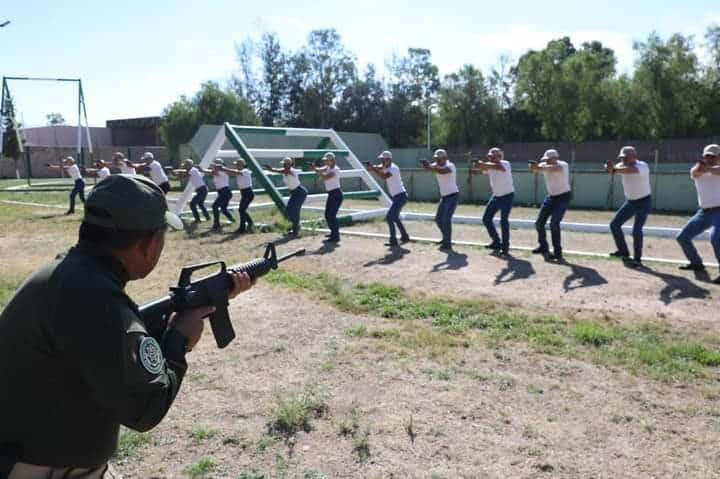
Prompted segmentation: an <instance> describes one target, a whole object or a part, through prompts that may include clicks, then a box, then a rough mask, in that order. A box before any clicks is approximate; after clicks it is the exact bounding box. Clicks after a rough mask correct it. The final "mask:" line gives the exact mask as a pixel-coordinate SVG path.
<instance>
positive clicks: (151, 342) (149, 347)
mask: <svg viewBox="0 0 720 479" xmlns="http://www.w3.org/2000/svg"><path fill="white" fill-rule="evenodd" d="M138 356H139V357H140V363H141V364H142V365H143V367H144V368H145V370H146V371H147V372H149V373H150V374H159V373H160V372H162V370H163V366H164V365H165V358H163V355H162V350H161V349H160V345H159V344H158V342H157V341H156V340H155V338H151V337H149V336H148V337H145V338H143V339H142V341H140V346H139V348H138Z"/></svg>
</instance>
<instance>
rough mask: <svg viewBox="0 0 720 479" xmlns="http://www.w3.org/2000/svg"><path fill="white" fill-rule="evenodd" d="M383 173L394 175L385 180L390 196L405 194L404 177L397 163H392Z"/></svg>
mask: <svg viewBox="0 0 720 479" xmlns="http://www.w3.org/2000/svg"><path fill="white" fill-rule="evenodd" d="M383 173H386V174H387V173H390V174H391V175H392V176H388V177H387V178H385V181H386V182H387V187H388V192H390V196H395V195H399V194H400V193H404V192H405V185H404V184H403V180H402V176H400V168H398V166H397V165H396V164H395V163H390V166H389V167H388V168H385V169H383Z"/></svg>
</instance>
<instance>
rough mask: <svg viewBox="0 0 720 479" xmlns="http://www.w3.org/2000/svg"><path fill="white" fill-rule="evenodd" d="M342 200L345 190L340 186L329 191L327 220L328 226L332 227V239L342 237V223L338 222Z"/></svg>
mask: <svg viewBox="0 0 720 479" xmlns="http://www.w3.org/2000/svg"><path fill="white" fill-rule="evenodd" d="M342 202H343V192H342V190H341V189H340V188H335V189H334V190H331V191H328V196H327V201H326V202H325V221H326V222H327V225H328V228H330V238H331V239H340V224H338V220H337V214H338V211H339V210H340V205H341V204H342Z"/></svg>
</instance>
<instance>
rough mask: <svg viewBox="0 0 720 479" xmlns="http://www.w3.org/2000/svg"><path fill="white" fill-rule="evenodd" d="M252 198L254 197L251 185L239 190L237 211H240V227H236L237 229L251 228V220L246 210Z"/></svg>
mask: <svg viewBox="0 0 720 479" xmlns="http://www.w3.org/2000/svg"><path fill="white" fill-rule="evenodd" d="M253 199H255V193H253V189H252V187H251V188H243V189H242V190H240V206H239V207H238V212H239V213H240V227H239V228H238V231H245V230H246V229H247V228H252V225H253V220H252V218H250V215H249V214H248V212H247V210H248V206H250V203H252V200H253Z"/></svg>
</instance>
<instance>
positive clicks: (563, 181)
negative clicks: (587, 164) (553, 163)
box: [542, 161, 570, 196]
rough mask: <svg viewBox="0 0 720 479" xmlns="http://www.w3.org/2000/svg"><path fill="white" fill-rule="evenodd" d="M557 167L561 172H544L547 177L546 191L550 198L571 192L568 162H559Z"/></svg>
mask: <svg viewBox="0 0 720 479" xmlns="http://www.w3.org/2000/svg"><path fill="white" fill-rule="evenodd" d="M557 166H559V167H560V168H562V170H561V171H546V170H542V174H543V176H544V177H545V189H546V190H547V192H548V194H549V195H550V196H557V195H562V194H563V193H567V192H569V191H570V168H569V167H568V164H567V162H565V161H558V162H557Z"/></svg>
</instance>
